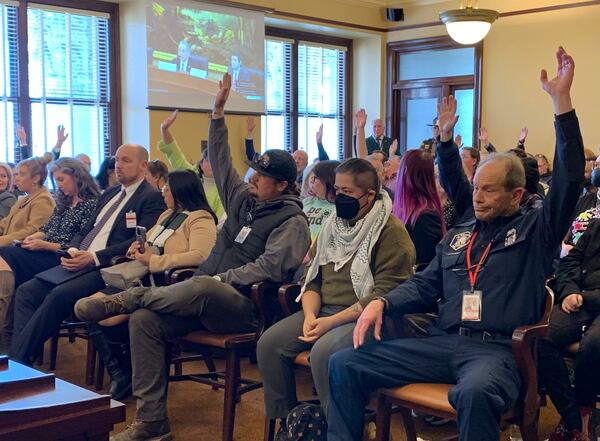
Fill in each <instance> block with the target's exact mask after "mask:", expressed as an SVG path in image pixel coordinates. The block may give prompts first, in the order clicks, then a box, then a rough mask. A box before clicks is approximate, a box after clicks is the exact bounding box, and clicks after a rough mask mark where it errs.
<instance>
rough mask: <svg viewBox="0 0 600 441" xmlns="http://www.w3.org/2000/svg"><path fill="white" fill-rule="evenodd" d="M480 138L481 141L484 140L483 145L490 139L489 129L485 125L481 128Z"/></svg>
mask: <svg viewBox="0 0 600 441" xmlns="http://www.w3.org/2000/svg"><path fill="white" fill-rule="evenodd" d="M479 140H480V141H481V142H483V145H486V144H487V143H488V141H489V140H490V137H489V134H488V131H487V129H486V128H485V127H480V128H479Z"/></svg>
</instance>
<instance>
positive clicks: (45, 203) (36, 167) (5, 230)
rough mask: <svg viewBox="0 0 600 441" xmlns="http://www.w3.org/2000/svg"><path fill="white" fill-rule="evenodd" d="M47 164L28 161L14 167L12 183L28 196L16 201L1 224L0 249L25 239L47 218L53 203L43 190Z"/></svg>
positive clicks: (35, 159) (43, 161)
mask: <svg viewBox="0 0 600 441" xmlns="http://www.w3.org/2000/svg"><path fill="white" fill-rule="evenodd" d="M46 164H47V162H46V161H45V160H44V159H41V158H29V159H25V160H23V161H21V162H19V163H18V164H17V168H16V173H15V183H16V185H17V187H18V188H19V190H21V191H22V192H24V193H27V196H25V197H23V198H21V199H19V200H18V201H17V202H16V203H15V204H14V205H13V206H12V207H11V209H10V212H9V213H8V215H7V216H6V217H5V218H4V219H2V220H1V221H0V246H5V245H10V244H11V243H12V242H13V241H14V240H19V241H21V240H23V239H25V238H26V237H27V236H29V235H30V234H33V233H35V232H36V231H38V230H39V228H40V227H41V226H42V225H44V224H45V223H46V222H48V219H50V216H51V215H52V212H53V211H54V206H55V203H54V199H53V198H52V195H50V193H49V192H48V190H47V189H46V187H44V181H45V180H46V177H47V176H48V170H47V169H46Z"/></svg>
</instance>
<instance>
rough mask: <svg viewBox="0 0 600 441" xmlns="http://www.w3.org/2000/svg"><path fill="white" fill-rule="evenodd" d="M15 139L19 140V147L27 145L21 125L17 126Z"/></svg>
mask: <svg viewBox="0 0 600 441" xmlns="http://www.w3.org/2000/svg"><path fill="white" fill-rule="evenodd" d="M17 139H18V140H19V145H27V133H26V132H25V128H24V127H23V126H22V125H21V124H17Z"/></svg>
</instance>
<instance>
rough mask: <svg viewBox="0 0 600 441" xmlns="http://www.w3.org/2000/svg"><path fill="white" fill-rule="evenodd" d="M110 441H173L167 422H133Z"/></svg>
mask: <svg viewBox="0 0 600 441" xmlns="http://www.w3.org/2000/svg"><path fill="white" fill-rule="evenodd" d="M110 441H173V435H171V428H170V427H169V421H168V420H163V421H152V422H145V421H134V422H133V423H131V425H129V426H127V428H126V429H125V430H124V431H123V432H121V433H118V434H116V435H115V436H111V437H110Z"/></svg>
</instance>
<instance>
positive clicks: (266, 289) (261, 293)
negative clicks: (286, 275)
mask: <svg viewBox="0 0 600 441" xmlns="http://www.w3.org/2000/svg"><path fill="white" fill-rule="evenodd" d="M280 286H281V284H280V283H276V282H271V281H266V282H258V283H255V284H254V285H252V288H251V290H250V298H251V299H252V301H253V302H254V305H255V306H256V312H257V315H258V326H257V328H256V332H255V341H256V342H258V339H259V338H260V336H261V335H262V334H263V332H265V331H266V330H267V328H269V326H271V325H272V324H273V323H275V322H276V321H277V320H278V319H279V318H281V315H282V313H281V308H280V305H279V301H278V295H277V293H278V290H279V288H280Z"/></svg>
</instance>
